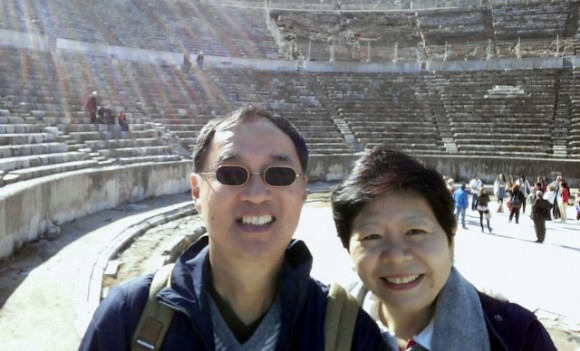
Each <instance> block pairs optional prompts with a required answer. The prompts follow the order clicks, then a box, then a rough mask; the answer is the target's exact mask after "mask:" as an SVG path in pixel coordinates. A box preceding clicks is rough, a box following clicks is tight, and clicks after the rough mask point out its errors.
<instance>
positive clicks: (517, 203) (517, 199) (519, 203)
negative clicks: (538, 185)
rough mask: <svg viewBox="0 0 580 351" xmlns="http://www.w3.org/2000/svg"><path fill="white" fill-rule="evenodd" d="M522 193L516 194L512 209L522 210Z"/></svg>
mask: <svg viewBox="0 0 580 351" xmlns="http://www.w3.org/2000/svg"><path fill="white" fill-rule="evenodd" d="M520 194H521V193H515V194H514V196H513V198H512V207H513V208H520V207H522V200H520V196H521V195H520Z"/></svg>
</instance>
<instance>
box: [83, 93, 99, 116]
mask: <svg viewBox="0 0 580 351" xmlns="http://www.w3.org/2000/svg"><path fill="white" fill-rule="evenodd" d="M97 95H98V93H97V92H96V91H93V92H92V93H91V95H89V97H88V98H87V101H86V102H85V111H86V112H87V113H88V114H89V118H90V121H91V123H93V124H95V123H97V106H98V103H97Z"/></svg>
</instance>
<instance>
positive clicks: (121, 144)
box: [85, 138, 160, 150]
mask: <svg viewBox="0 0 580 351" xmlns="http://www.w3.org/2000/svg"><path fill="white" fill-rule="evenodd" d="M85 144H86V145H87V146H88V147H90V148H91V149H93V150H99V149H118V148H127V147H148V146H160V140H159V138H139V139H133V138H131V139H107V140H86V141H85Z"/></svg>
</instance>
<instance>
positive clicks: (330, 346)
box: [324, 283, 360, 351]
mask: <svg viewBox="0 0 580 351" xmlns="http://www.w3.org/2000/svg"><path fill="white" fill-rule="evenodd" d="M359 309H360V305H359V303H358V301H357V300H356V299H355V298H354V296H352V295H350V294H349V293H348V292H346V290H344V288H343V287H342V286H340V285H339V284H337V283H332V284H331V285H330V291H329V292H328V302H327V303H326V315H325V317H324V349H325V350H326V351H331V350H335V351H349V350H351V345H352V339H353V334H354V326H355V324H356V319H357V316H358V312H359Z"/></svg>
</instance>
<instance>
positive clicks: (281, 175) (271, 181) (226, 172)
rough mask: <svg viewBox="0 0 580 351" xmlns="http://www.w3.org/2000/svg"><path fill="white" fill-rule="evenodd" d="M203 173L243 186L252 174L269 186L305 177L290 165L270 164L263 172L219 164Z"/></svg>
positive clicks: (289, 183)
mask: <svg viewBox="0 0 580 351" xmlns="http://www.w3.org/2000/svg"><path fill="white" fill-rule="evenodd" d="M200 174H201V175H212V176H215V178H216V179H217V181H218V182H220V183H221V184H223V185H229V186H243V185H246V183H248V181H250V176H252V175H259V176H261V177H262V180H263V181H264V182H265V183H266V184H268V185H269V186H289V185H292V183H294V181H295V180H296V178H300V177H303V176H304V175H303V174H297V173H296V171H295V170H294V168H292V167H288V166H270V167H268V168H266V169H265V170H264V171H263V172H262V173H252V172H250V170H248V169H247V168H246V167H244V166H231V165H223V166H218V168H217V169H216V170H215V171H214V172H202V173H200Z"/></svg>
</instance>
